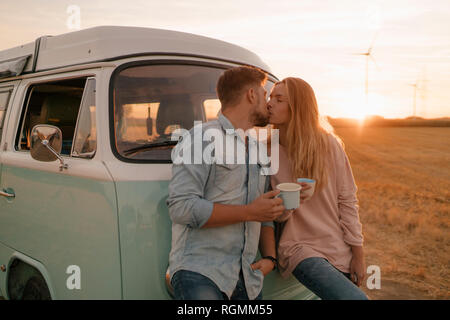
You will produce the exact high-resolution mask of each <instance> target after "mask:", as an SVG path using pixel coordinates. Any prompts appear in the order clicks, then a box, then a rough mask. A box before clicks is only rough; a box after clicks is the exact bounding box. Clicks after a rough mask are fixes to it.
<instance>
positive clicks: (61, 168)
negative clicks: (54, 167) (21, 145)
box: [41, 139, 69, 171]
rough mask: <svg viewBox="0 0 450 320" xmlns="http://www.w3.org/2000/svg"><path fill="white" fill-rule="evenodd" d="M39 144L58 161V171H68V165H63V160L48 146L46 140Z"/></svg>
mask: <svg viewBox="0 0 450 320" xmlns="http://www.w3.org/2000/svg"><path fill="white" fill-rule="evenodd" d="M41 143H42V144H43V145H44V146H45V147H46V148H47V149H48V150H50V152H51V153H53V154H54V155H55V156H56V157H57V158H58V160H59V171H63V169H68V168H69V165H68V164H67V163H64V159H63V158H62V157H61V156H60V155H59V154H58V152H56V151H55V150H54V149H53V148H52V147H51V146H50V145H49V144H48V140H47V139H44V140H42V141H41Z"/></svg>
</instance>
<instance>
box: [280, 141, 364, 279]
mask: <svg viewBox="0 0 450 320" xmlns="http://www.w3.org/2000/svg"><path fill="white" fill-rule="evenodd" d="M330 149H331V152H330V153H329V155H328V157H327V161H328V164H329V168H330V172H329V176H328V183H327V185H326V186H324V187H323V189H322V190H320V191H319V190H317V189H316V190H315V191H314V194H313V196H312V197H311V199H309V200H307V201H306V202H304V203H301V204H300V207H299V208H298V209H296V210H295V211H294V212H293V213H292V214H291V213H289V214H284V215H283V216H281V217H280V218H279V219H278V220H279V221H284V226H283V231H282V234H281V237H280V241H279V245H278V259H279V264H280V271H281V275H282V276H283V277H287V276H288V275H289V274H290V273H291V272H292V271H293V270H294V269H295V267H296V266H297V265H298V264H299V263H300V262H301V261H302V260H304V259H306V258H309V257H322V258H325V259H327V260H328V261H329V262H330V263H331V264H332V265H333V266H335V267H336V268H337V269H339V270H341V271H343V272H350V262H351V259H352V251H351V247H350V246H351V245H355V246H362V244H363V236H362V226H361V223H360V222H359V216H358V199H357V197H356V191H357V187H356V185H355V181H354V179H353V174H352V169H351V167H350V163H349V160H348V157H347V155H346V153H345V151H344V149H343V147H342V145H341V144H340V143H339V141H338V140H337V139H336V138H335V137H333V136H331V135H330ZM288 161H289V159H288V156H287V153H286V149H285V148H284V147H282V146H281V145H280V165H279V171H278V173H277V174H276V175H273V176H272V177H271V184H272V188H273V189H275V186H276V185H277V184H279V183H282V182H296V180H297V178H308V177H293V176H292V174H291V170H290V166H289V163H288Z"/></svg>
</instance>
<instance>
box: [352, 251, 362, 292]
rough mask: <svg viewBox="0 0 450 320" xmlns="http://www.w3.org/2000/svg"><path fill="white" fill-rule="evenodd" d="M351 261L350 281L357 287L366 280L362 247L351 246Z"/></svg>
mask: <svg viewBox="0 0 450 320" xmlns="http://www.w3.org/2000/svg"><path fill="white" fill-rule="evenodd" d="M352 253H353V257H352V261H351V263H350V276H351V279H352V281H353V282H354V283H355V284H356V285H357V286H358V287H359V286H361V284H362V283H363V281H364V279H365V278H366V263H365V261H364V255H363V251H362V247H359V246H352Z"/></svg>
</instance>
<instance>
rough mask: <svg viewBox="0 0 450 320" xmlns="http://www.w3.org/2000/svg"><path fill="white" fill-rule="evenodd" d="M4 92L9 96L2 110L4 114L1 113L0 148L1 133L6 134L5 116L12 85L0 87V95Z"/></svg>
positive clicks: (12, 90)
mask: <svg viewBox="0 0 450 320" xmlns="http://www.w3.org/2000/svg"><path fill="white" fill-rule="evenodd" d="M5 92H6V93H9V94H8V97H7V98H6V104H5V110H4V113H3V118H2V119H0V146H1V142H2V140H3V132H4V131H5V132H6V130H5V125H6V124H5V123H6V114H7V112H8V108H9V103H10V102H11V96H12V93H13V92H14V86H13V85H7V86H4V87H3V86H2V87H0V93H5ZM0 151H1V150H0Z"/></svg>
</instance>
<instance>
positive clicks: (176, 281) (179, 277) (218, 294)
mask: <svg viewBox="0 0 450 320" xmlns="http://www.w3.org/2000/svg"><path fill="white" fill-rule="evenodd" d="M171 284H172V287H173V290H174V294H175V299H176V300H228V297H227V295H226V294H225V293H223V292H222V291H220V289H219V287H218V286H217V285H216V284H215V283H214V282H213V281H212V280H211V279H209V278H208V277H205V276H204V275H202V274H200V273H197V272H193V271H188V270H180V271H177V272H175V274H174V275H173V277H172V282H171ZM261 299H262V293H259V295H258V297H256V299H255V300H261ZM231 300H248V296H247V290H246V289H245V283H244V277H243V275H242V271H241V272H240V274H239V280H238V282H237V285H236V288H235V289H234V291H233V294H232V296H231Z"/></svg>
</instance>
